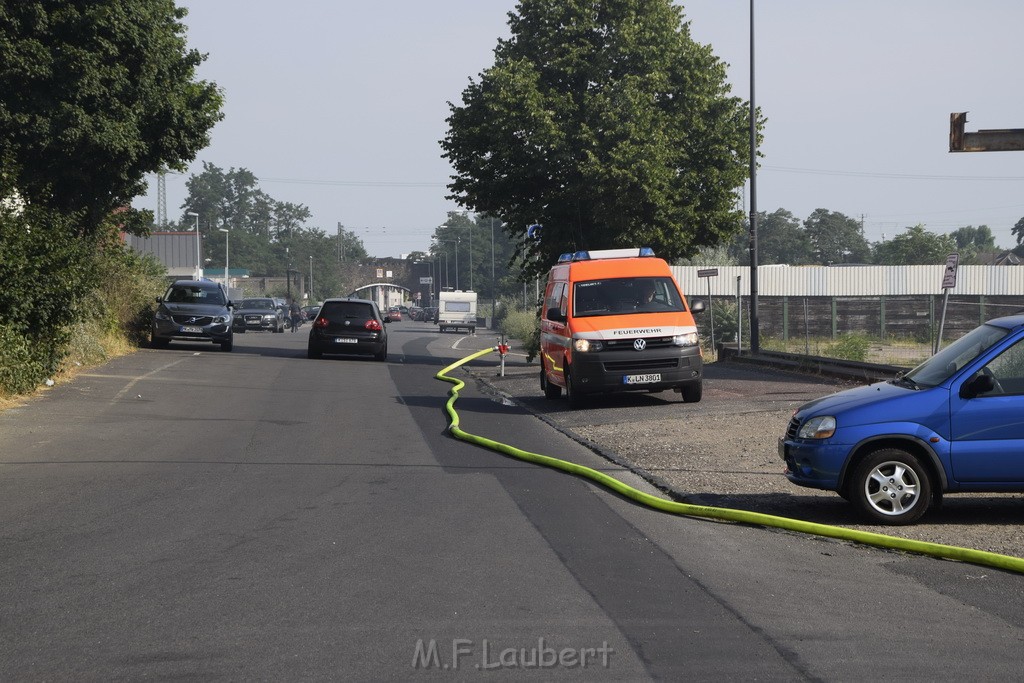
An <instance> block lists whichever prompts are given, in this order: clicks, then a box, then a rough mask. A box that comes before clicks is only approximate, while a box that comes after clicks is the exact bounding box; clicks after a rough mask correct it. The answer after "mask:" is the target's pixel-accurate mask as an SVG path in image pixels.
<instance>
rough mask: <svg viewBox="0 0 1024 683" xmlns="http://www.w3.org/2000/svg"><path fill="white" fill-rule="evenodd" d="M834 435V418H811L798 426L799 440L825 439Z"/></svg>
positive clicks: (822, 416) (829, 416)
mask: <svg viewBox="0 0 1024 683" xmlns="http://www.w3.org/2000/svg"><path fill="white" fill-rule="evenodd" d="M835 433H836V418H834V417H832V416H831V415H819V416H818V417H812V418H811V419H810V420H808V421H807V422H804V423H803V424H802V425H801V426H800V431H799V432H797V433H796V435H797V438H799V439H827V438H829V437H831V436H832V435H833V434H835Z"/></svg>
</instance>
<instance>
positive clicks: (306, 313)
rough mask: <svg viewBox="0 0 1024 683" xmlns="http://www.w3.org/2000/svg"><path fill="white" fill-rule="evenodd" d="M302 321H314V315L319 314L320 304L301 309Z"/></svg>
mask: <svg viewBox="0 0 1024 683" xmlns="http://www.w3.org/2000/svg"><path fill="white" fill-rule="evenodd" d="M301 310H302V319H303V320H315V319H316V314H317V313H319V312H320V304H313V305H311V306H303V307H302V309H301Z"/></svg>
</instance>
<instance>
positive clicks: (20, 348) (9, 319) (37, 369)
mask: <svg viewBox="0 0 1024 683" xmlns="http://www.w3.org/2000/svg"><path fill="white" fill-rule="evenodd" d="M163 272H164V270H163V268H162V267H161V266H159V265H158V264H157V263H156V262H155V261H154V260H152V259H141V258H139V257H138V256H136V255H135V254H134V253H133V252H131V251H130V250H129V249H127V247H125V246H124V245H123V244H122V243H121V241H120V239H119V238H118V232H117V228H116V226H113V225H111V226H108V230H107V231H106V232H103V233H101V234H98V235H97V236H96V237H95V238H85V237H83V236H82V235H80V234H78V231H77V229H76V227H75V221H74V219H73V218H71V217H67V216H62V215H58V214H55V213H52V212H46V211H43V210H40V209H39V208H38V207H32V206H29V207H27V208H25V209H24V210H22V209H21V207H19V208H17V209H12V208H10V207H9V206H6V205H0V282H2V283H3V285H4V296H3V297H0V393H3V394H8V395H14V394H22V393H27V392H30V391H32V390H34V389H35V388H36V387H38V386H39V385H40V384H42V383H43V382H44V381H45V380H47V379H50V378H52V377H54V376H55V375H56V374H57V373H58V371H59V370H60V369H61V367H62V365H63V362H64V361H65V359H67V358H68V357H69V355H70V354H73V357H74V358H75V359H76V360H77V359H82V362H87V363H95V362H100V361H102V360H105V359H106V358H108V357H109V353H108V347H109V346H114V347H118V346H121V345H122V343H123V340H124V339H126V338H127V339H130V340H132V341H133V342H135V343H136V344H137V343H139V342H141V341H143V340H144V339H145V338H146V337H147V336H148V328H149V321H150V319H151V318H150V316H151V315H152V312H153V310H154V308H155V302H154V301H153V300H154V298H155V296H156V295H157V294H159V293H160V292H161V291H162V289H163V286H164V280H163V277H162V275H163Z"/></svg>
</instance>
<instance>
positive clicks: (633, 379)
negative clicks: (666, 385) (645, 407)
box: [622, 374, 661, 384]
mask: <svg viewBox="0 0 1024 683" xmlns="http://www.w3.org/2000/svg"><path fill="white" fill-rule="evenodd" d="M660 381H661V375H658V374H654V375H625V376H624V377H623V378H622V383H623V384H651V383H652V382H660Z"/></svg>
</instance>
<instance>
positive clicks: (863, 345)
mask: <svg viewBox="0 0 1024 683" xmlns="http://www.w3.org/2000/svg"><path fill="white" fill-rule="evenodd" d="M869 348H871V341H870V340H869V339H868V338H867V336H866V335H863V334H844V335H843V336H841V337H839V338H838V339H836V341H835V342H833V343H832V345H831V346H829V348H828V355H829V356H831V357H832V358H841V359H842V360H855V361H861V362H863V361H865V360H867V357H868V349H869Z"/></svg>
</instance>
